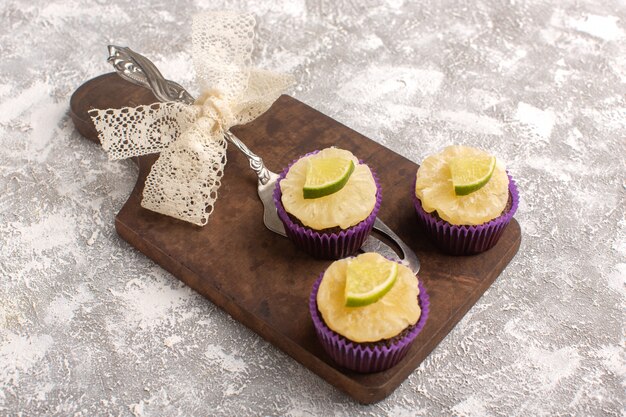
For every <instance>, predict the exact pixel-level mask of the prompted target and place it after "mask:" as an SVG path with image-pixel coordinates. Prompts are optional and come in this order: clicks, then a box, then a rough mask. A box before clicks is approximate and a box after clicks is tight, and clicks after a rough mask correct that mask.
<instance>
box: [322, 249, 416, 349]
mask: <svg viewBox="0 0 626 417" xmlns="http://www.w3.org/2000/svg"><path fill="white" fill-rule="evenodd" d="M359 256H365V257H371V256H380V255H379V254H377V253H364V254H361V255H359ZM351 259H355V258H345V259H340V260H338V261H335V262H333V263H332V264H331V265H330V266H329V267H328V269H327V270H326V272H325V273H324V277H323V278H322V282H321V284H320V287H319V290H318V292H317V308H318V309H319V311H320V313H321V314H322V317H323V318H324V323H326V325H327V326H328V327H329V328H330V329H331V330H333V331H334V332H336V333H339V334H340V335H342V336H344V337H345V338H347V339H349V340H352V341H353V342H357V343H364V342H377V341H379V340H383V339H391V338H392V337H394V336H397V335H398V334H399V333H400V332H402V330H404V329H406V328H407V327H408V326H411V325H414V324H415V323H417V320H419V318H420V315H421V314H422V310H421V309H420V306H419V302H418V300H417V296H418V295H419V288H418V281H417V277H416V276H415V275H414V274H413V272H411V270H410V269H409V268H407V267H406V266H404V265H398V277H397V278H396V282H395V284H394V285H393V287H391V289H390V290H389V292H388V293H387V294H385V295H384V296H383V297H382V298H381V299H380V300H378V301H376V302H375V303H373V304H369V305H367V306H364V307H346V305H345V301H346V300H345V296H344V290H345V286H346V271H347V268H348V263H349V262H350V261H351Z"/></svg>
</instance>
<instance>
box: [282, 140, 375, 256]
mask: <svg viewBox="0 0 626 417" xmlns="http://www.w3.org/2000/svg"><path fill="white" fill-rule="evenodd" d="M329 160H331V162H335V161H339V162H338V163H339V164H342V163H345V162H346V161H348V163H350V162H351V164H352V165H351V166H352V168H351V169H350V172H349V174H347V175H343V177H342V178H340V181H336V182H335V183H332V184H331V185H330V186H327V187H326V188H325V189H324V190H322V192H319V190H316V189H313V192H309V195H306V193H305V188H306V185H307V184H308V183H309V180H308V179H310V177H311V176H312V175H314V174H315V171H314V168H311V166H314V167H315V166H317V164H319V163H320V162H322V163H326V162H327V161H329ZM342 182H343V183H342ZM307 190H310V189H309V188H307ZM320 194H321V195H320ZM381 199H382V194H381V188H380V185H379V183H378V179H377V178H376V175H375V174H374V173H373V172H372V170H371V169H370V168H369V167H368V166H367V165H366V164H364V163H363V162H361V161H359V160H358V159H357V158H356V157H355V156H354V155H353V154H352V153H351V152H349V151H346V150H342V149H338V148H326V149H323V150H321V151H315V152H311V153H309V154H307V155H305V156H303V157H301V158H299V159H297V160H295V161H294V162H292V163H291V164H290V165H289V166H288V167H287V168H286V169H285V170H284V171H283V172H282V173H281V175H280V177H279V178H278V181H277V182H276V188H275V190H274V203H275V204H276V210H277V212H278V217H279V218H280V220H281V221H282V223H283V224H284V226H285V231H286V233H287V236H288V237H289V238H290V239H291V240H292V241H293V243H294V244H295V245H296V246H297V247H298V248H300V249H302V250H304V251H306V252H307V253H309V254H311V255H312V256H314V257H316V258H322V259H339V258H342V257H345V256H349V255H352V254H354V253H356V252H357V251H358V249H359V248H360V247H361V245H362V244H363V242H364V241H365V239H367V236H368V235H369V233H370V232H371V230H372V227H373V226H374V221H375V220H376V215H377V213H378V210H379V208H380V202H381Z"/></svg>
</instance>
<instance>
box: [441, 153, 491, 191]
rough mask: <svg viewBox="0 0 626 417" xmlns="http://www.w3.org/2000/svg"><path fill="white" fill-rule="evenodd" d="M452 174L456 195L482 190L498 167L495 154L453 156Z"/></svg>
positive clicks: (451, 162) (450, 163)
mask: <svg viewBox="0 0 626 417" xmlns="http://www.w3.org/2000/svg"><path fill="white" fill-rule="evenodd" d="M449 165H450V175H451V176H452V185H454V193H455V194H456V195H467V194H470V193H473V192H474V191H477V190H480V189H481V188H482V187H483V186H484V185H485V184H487V183H488V182H489V180H490V179H491V175H492V174H493V170H494V169H495V168H496V158H495V156H490V155H485V156H472V157H458V158H453V159H452V160H451V161H450V162H449Z"/></svg>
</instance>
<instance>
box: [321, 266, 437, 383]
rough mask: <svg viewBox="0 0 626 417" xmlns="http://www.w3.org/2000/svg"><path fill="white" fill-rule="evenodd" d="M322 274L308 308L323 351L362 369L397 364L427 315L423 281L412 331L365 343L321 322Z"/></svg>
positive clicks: (343, 363) (375, 369)
mask: <svg viewBox="0 0 626 417" xmlns="http://www.w3.org/2000/svg"><path fill="white" fill-rule="evenodd" d="M323 277H324V273H321V274H320V276H319V277H318V279H317V281H315V284H313V290H312V291H311V295H310V297H309V311H310V313H311V318H312V319H313V326H314V327H315V332H316V333H317V337H318V339H319V341H320V343H321V344H322V347H323V348H324V350H325V351H326V353H328V355H329V356H330V357H331V358H332V359H333V360H334V361H335V362H336V363H337V364H339V365H340V366H342V367H344V368H347V369H350V370H352V371H356V372H361V373H372V372H380V371H384V370H385V369H389V368H391V367H393V366H395V365H397V364H398V362H400V360H402V358H403V357H404V356H405V355H406V354H407V352H408V351H409V348H410V347H411V342H413V340H415V338H416V337H417V335H418V334H419V333H420V332H421V331H422V329H423V328H424V325H425V324H426V320H427V319H428V313H429V310H430V299H429V298H428V293H426V289H425V288H424V285H423V284H422V281H421V280H419V281H418V287H419V291H420V293H419V295H418V302H419V306H420V308H421V310H422V313H421V315H420V318H419V319H418V321H417V323H416V324H415V326H414V327H413V328H412V329H411V331H410V332H409V333H407V335H406V336H404V337H403V338H402V339H400V340H398V341H396V342H394V343H393V344H392V345H391V346H378V345H377V346H368V345H364V344H361V343H356V342H353V341H350V340H348V339H346V338H345V337H343V336H341V335H340V334H338V333H336V332H334V331H332V330H331V329H330V328H329V327H328V326H327V325H326V323H324V319H323V318H322V315H321V314H320V312H319V310H318V309H317V290H318V289H319V287H320V284H321V283H322V278H323Z"/></svg>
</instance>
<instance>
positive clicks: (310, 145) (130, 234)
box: [70, 74, 521, 403]
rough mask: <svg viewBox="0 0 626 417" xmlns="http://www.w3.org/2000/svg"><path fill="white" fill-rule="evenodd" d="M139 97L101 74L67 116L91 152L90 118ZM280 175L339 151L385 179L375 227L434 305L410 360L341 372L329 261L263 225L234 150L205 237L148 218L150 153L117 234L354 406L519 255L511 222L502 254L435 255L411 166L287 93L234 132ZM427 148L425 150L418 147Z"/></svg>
mask: <svg viewBox="0 0 626 417" xmlns="http://www.w3.org/2000/svg"><path fill="white" fill-rule="evenodd" d="M155 101H156V100H155V99H154V96H153V95H152V94H151V93H150V92H149V91H147V90H146V89H143V88H141V87H136V86H134V85H132V84H129V83H127V82H126V81H124V80H122V79H121V78H119V77H118V76H117V75H116V74H105V75H103V76H100V77H98V78H95V79H93V80H91V81H88V82H87V83H86V84H84V85H83V86H81V87H80V88H79V89H78V90H77V91H76V92H75V93H74V96H73V97H72V100H71V104H70V105H71V109H70V110H71V112H70V115H71V117H72V119H73V120H74V122H75V124H76V127H77V129H78V130H79V132H81V133H82V134H83V135H85V136H86V137H88V138H90V139H91V140H94V141H96V142H97V137H96V136H95V130H94V129H93V126H92V125H91V121H90V119H89V117H88V115H87V111H88V110H89V109H91V108H106V107H123V106H126V105H131V106H134V105H139V104H150V103H153V102H155ZM232 131H233V133H235V134H236V135H237V136H238V137H239V138H240V139H241V140H242V141H243V142H244V143H246V144H247V145H248V146H249V147H250V148H251V149H252V150H253V151H255V152H256V153H257V154H259V155H260V156H261V157H263V159H264V160H265V162H266V164H267V166H268V168H270V169H271V170H273V171H276V172H280V171H281V170H282V169H283V167H285V166H286V165H287V164H288V163H289V162H290V161H291V160H293V159H295V158H297V157H299V156H300V155H303V154H305V153H307V152H310V151H312V150H315V149H322V148H325V147H328V146H333V145H334V146H338V147H341V148H345V149H348V150H350V151H352V152H353V153H354V154H355V155H357V156H358V157H359V158H361V159H363V160H365V161H366V162H367V163H368V164H369V165H370V166H371V167H372V168H373V169H374V170H376V172H377V173H378V176H379V177H380V182H381V185H382V189H383V203H382V206H381V209H380V212H379V217H380V218H381V219H382V220H383V221H384V222H385V223H387V225H389V226H390V227H391V228H392V229H394V230H395V231H396V233H397V234H398V235H399V236H400V237H401V238H402V239H403V240H404V241H405V242H406V243H407V244H408V245H409V246H410V247H411V248H413V249H414V250H415V252H416V253H417V255H418V256H419V258H420V261H421V263H422V269H421V270H420V272H419V277H420V279H421V280H422V281H423V282H424V285H425V287H426V289H427V291H428V294H429V296H430V301H431V305H430V316H429V318H428V321H427V323H426V326H425V327H424V329H423V331H422V332H421V333H420V334H419V335H418V337H417V339H416V340H415V342H414V343H413V344H412V346H411V349H410V351H409V353H408V354H407V356H406V357H405V358H404V359H403V360H402V361H401V362H400V363H399V364H398V365H396V366H395V367H393V368H391V369H389V370H387V371H384V372H379V373H374V374H367V375H365V374H358V373H354V372H350V371H347V370H345V369H341V368H338V367H337V366H336V365H335V364H334V363H333V362H332V360H331V359H330V358H329V357H328V356H327V355H326V354H325V352H324V351H323V350H322V348H321V346H320V344H319V343H318V341H317V338H316V336H315V331H314V329H313V324H312V322H311V319H310V317H309V313H308V306H307V300H308V296H309V293H310V291H311V287H312V285H313V282H314V281H315V279H316V277H317V276H318V275H319V273H320V272H321V271H323V270H324V269H325V268H326V267H327V266H328V265H329V264H330V261H323V260H316V259H312V258H311V257H309V256H308V255H307V254H305V253H303V252H300V251H299V250H297V249H296V248H295V247H294V246H293V245H292V244H291V242H290V241H289V240H287V239H286V238H284V237H282V236H279V235H277V234H275V233H272V232H271V231H269V230H267V229H266V228H265V226H264V225H263V221H262V216H263V207H262V205H261V202H260V200H259V198H258V196H257V193H256V186H257V179H256V175H255V174H254V172H252V170H251V169H250V168H249V166H248V160H247V159H246V158H245V157H244V156H243V155H242V154H241V153H240V152H239V151H238V150H236V149H235V148H234V147H231V148H229V150H228V164H227V166H226V169H225V172H224V178H223V179H222V187H221V188H220V190H219V198H218V201H217V203H216V205H215V211H214V212H213V214H212V215H211V217H210V219H209V223H208V224H207V225H206V226H205V227H198V226H194V225H191V224H188V223H185V222H182V221H179V220H176V219H172V218H169V217H167V216H163V215H160V214H157V213H153V212H151V211H148V210H146V209H143V208H142V207H141V205H140V201H141V193H142V190H143V184H144V181H145V178H146V175H147V174H148V172H149V169H150V167H151V165H152V163H154V161H155V160H156V157H157V156H156V155H149V156H145V157H140V158H138V164H139V178H138V179H137V184H136V186H135V189H134V190H133V192H132V194H131V195H130V197H129V198H128V201H127V202H126V204H124V206H123V207H122V209H121V211H120V212H119V214H118V215H117V217H116V220H115V227H116V230H117V232H118V233H119V235H120V236H121V237H122V238H123V239H125V240H126V241H128V242H129V243H130V244H131V245H133V246H134V247H136V248H137V249H138V250H139V251H141V252H142V253H144V254H145V255H146V256H148V257H149V258H151V259H153V260H154V261H155V262H156V263H158V264H159V265H161V266H162V267H163V268H165V269H166V270H168V271H169V272H171V273H172V274H173V275H174V276H176V277H177V278H178V279H180V280H182V281H183V282H185V283H186V284H187V285H189V286H190V287H191V288H193V289H194V290H196V291H198V292H199V293H200V294H202V295H204V296H205V297H206V298H208V299H209V300H211V301H212V302H213V303H215V304H216V305H218V306H219V307H220V308H222V309H224V310H225V311H226V312H228V313H229V314H230V315H231V316H232V317H233V318H235V319H236V320H238V321H240V322H241V323H243V324H244V325H246V326H248V327H249V328H251V329H252V330H254V331H255V332H256V333H258V334H259V335H260V336H261V337H263V338H264V339H266V340H268V341H269V342H270V343H272V344H273V345H275V346H276V347H278V348H279V349H281V350H283V351H284V352H286V353H287V354H288V355H290V356H291V357H293V358H294V359H295V360H297V361H298V362H300V363H302V364H303V365H304V366H306V367H307V368H309V369H310V370H311V371H313V372H314V373H316V374H318V375H319V376H321V377H322V378H323V379H325V380H326V381H327V382H329V383H330V384H332V385H334V386H335V387H337V388H339V389H340V390H342V391H344V392H346V393H347V394H348V395H350V396H351V397H353V398H354V399H356V400H357V401H359V402H361V403H373V402H376V401H379V400H381V399H383V398H385V397H386V396H388V395H389V394H390V393H391V392H393V391H394V390H395V389H396V388H397V387H398V386H399V385H400V384H401V383H402V382H403V381H404V380H405V379H406V378H407V376H408V375H410V374H411V372H413V371H414V370H415V368H416V367H417V366H418V365H419V364H420V363H421V362H422V361H423V360H424V359H425V358H426V356H428V354H429V353H430V352H432V350H433V349H434V348H435V347H436V346H437V344H439V342H441V340H443V338H444V337H445V336H446V335H447V334H448V333H449V332H450V331H451V330H452V328H453V327H454V326H455V325H456V324H457V323H458V322H459V321H460V320H461V318H462V317H463V316H464V315H465V313H467V311H468V310H469V309H470V308H471V307H472V306H473V305H474V304H475V303H476V301H477V300H478V299H479V298H480V297H481V296H482V294H483V293H484V292H485V290H486V289H487V288H489V286H490V285H491V284H492V283H493V281H494V280H495V279H496V278H497V277H498V275H499V274H500V273H501V272H502V270H503V269H504V268H505V267H506V265H507V264H508V263H509V262H510V261H511V259H512V258H513V256H514V255H515V253H516V252H517V250H518V248H519V245H520V241H521V233H520V226H519V224H518V223H517V222H516V221H515V220H513V221H512V222H511V223H510V224H509V226H508V228H507V229H506V230H505V232H504V234H503V235H502V238H501V239H500V241H499V242H498V244H497V245H496V246H495V247H493V248H492V249H490V250H489V251H487V252H485V253H482V254H480V255H474V256H465V257H453V256H448V255H445V254H443V253H441V252H439V251H438V250H437V249H436V248H435V247H434V246H433V245H432V244H431V243H429V241H428V240H427V239H426V237H425V236H424V235H423V234H422V232H421V231H420V229H419V227H418V224H417V220H416V215H415V212H414V208H413V203H412V199H411V193H412V192H413V190H412V183H413V176H414V175H415V172H416V170H417V165H416V164H415V163H413V162H411V161H409V160H408V159H406V158H404V157H402V156H401V155H398V154H396V153H394V152H392V151H391V150H389V149H387V148H385V147H384V146H382V145H380V144H378V143H376V142H374V141H372V140H370V139H368V138H366V137H365V136H363V135H361V134H359V133H357V132H355V131H353V130H351V129H349V128H348V127H346V126H344V125H342V124H340V123H338V122H337V121H335V120H333V119H331V118H330V117H328V116H325V115H323V114H322V113H320V112H318V111H316V110H314V109H312V108H311V107H309V106H307V105H306V104H304V103H302V102H300V101H298V100H296V99H294V98H292V97H289V96H286V95H283V96H281V97H280V98H279V99H278V100H277V101H276V102H275V103H274V105H273V106H272V108H271V109H270V110H269V111H267V112H266V113H265V114H263V115H262V116H261V117H259V118H258V119H256V120H254V121H253V122H251V123H249V124H247V125H244V126H237V127H235V128H233V129H232ZM423 140H427V138H424V139H423Z"/></svg>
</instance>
